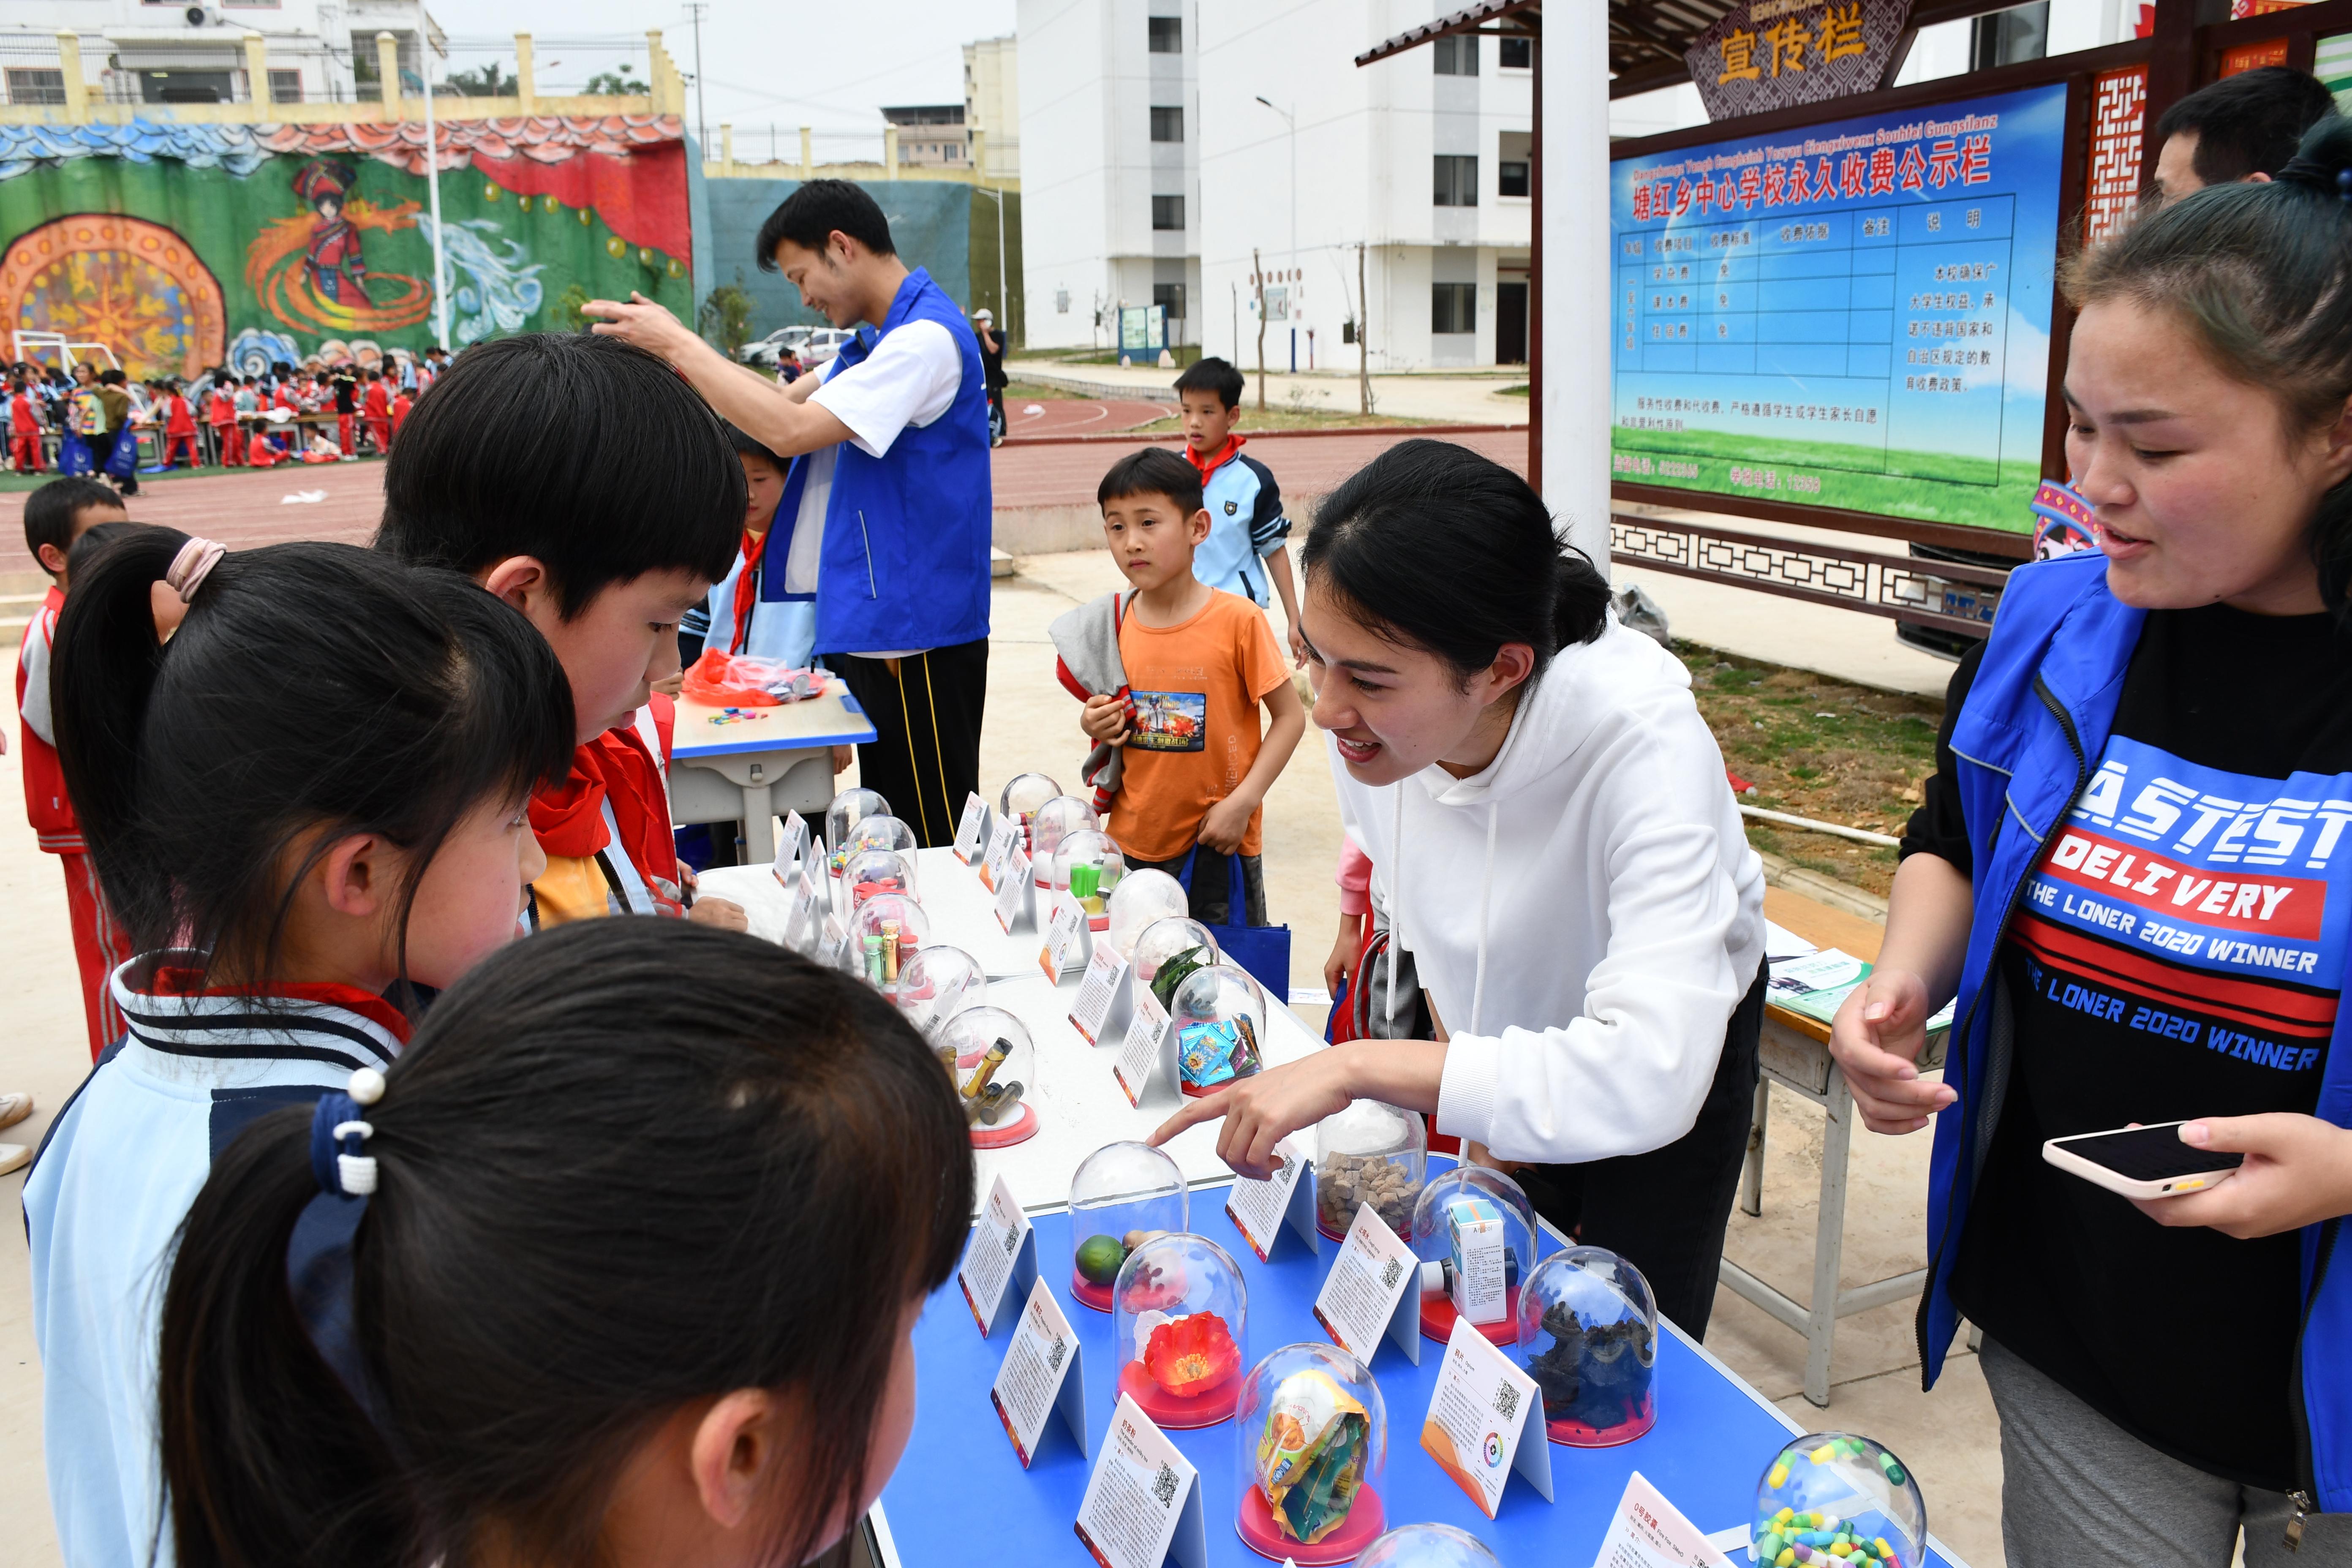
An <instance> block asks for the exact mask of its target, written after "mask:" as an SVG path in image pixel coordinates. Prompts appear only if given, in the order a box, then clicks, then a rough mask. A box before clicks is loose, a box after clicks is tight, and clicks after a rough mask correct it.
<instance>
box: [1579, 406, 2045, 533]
mask: <svg viewBox="0 0 2352 1568" xmlns="http://www.w3.org/2000/svg"><path fill="white" fill-rule="evenodd" d="M1609 434H1610V443H1611V447H1612V450H1613V452H1614V453H1615V454H1616V457H1617V462H1616V464H1615V465H1614V472H1615V477H1616V478H1618V479H1625V480H1630V481H1633V482H1635V483H1640V484H1652V485H1663V486H1667V487H1670V488H1673V489H1687V490H1698V491H1705V492H1709V493H1712V494H1716V495H1722V496H1737V497H1740V498H1742V499H1746V500H1778V501H1784V502H1791V503H1810V504H1812V505H1816V506H1833V507H1843V508H1846V509H1849V510H1855V511H1872V512H1877V513H1879V514H1881V515H1882V516H1887V517H1903V518H1909V519H1911V520H1913V521H1919V522H1948V523H1958V524H1960V525H1963V526H1967V527H1972V528H1997V529H2000V531H2003V532H2006V533H2025V532H2029V531H2031V530H2032V523H2033V514H2032V511H2031V510H2028V509H2029V506H2030V504H2031V502H2032V499H2033V491H2034V489H2035V487H2036V486H2038V485H2039V484H2040V483H2041V482H2042V468H2041V461H2040V459H2039V458H2035V459H2034V460H2032V461H2031V462H2027V461H2022V460H2004V461H2002V462H2000V463H1998V464H1995V463H1993V462H1990V461H1989V460H1987V459H1985V458H1969V457H1962V456H1958V455H1954V454H1950V453H1937V452H1919V451H1907V450H1904V449H1901V448H1895V449H1891V450H1885V451H1882V450H1881V449H1880V448H1878V447H1862V446H1858V445H1855V444H1853V443H1851V442H1837V441H1806V440H1798V439H1790V438H1788V437H1744V436H1733V435H1728V434H1726V433H1723V432H1721V431H1713V430H1685V431H1671V432H1670V431H1664V430H1625V429H1612V430H1611V431H1610V433H1609ZM1643 462H1646V463H1647V465H1648V468H1649V471H1648V472H1643V471H1642V469H1641V467H1640V465H1641V464H1643ZM1735 466H1737V467H1742V468H1769V469H1770V470H1772V471H1773V475H1774V478H1775V480H1776V482H1775V483H1774V484H1773V485H1772V486H1770V487H1769V488H1768V487H1766V486H1764V485H1761V484H1756V483H1743V484H1735V483H1734V482H1732V479H1731V470H1732V468H1734V467H1735ZM1694 468H1695V469H1696V474H1695V475H1694V474H1693V473H1691V472H1689V471H1688V470H1690V469H1694ZM1816 484H1818V486H1819V487H1820V488H1819V489H1814V488H1813V487H1814V486H1815V485H1816Z"/></svg>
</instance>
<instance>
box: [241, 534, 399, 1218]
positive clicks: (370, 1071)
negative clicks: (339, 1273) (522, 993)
mask: <svg viewBox="0 0 2352 1568" xmlns="http://www.w3.org/2000/svg"><path fill="white" fill-rule="evenodd" d="M217 548H218V546H215V549H217ZM381 1099H383V1074H382V1073H380V1072H378V1071H376V1070H375V1068H360V1069H359V1070H358V1071H356V1072H354V1073H352V1082H351V1088H350V1090H349V1091H348V1092H346V1093H341V1094H327V1095H321V1096H320V1098H319V1105H318V1109H317V1110H313V1111H312V1112H311V1113H310V1173H311V1175H313V1176H315V1177H317V1178H318V1182H319V1190H320V1192H322V1193H331V1194H334V1195H335V1196H337V1197H340V1198H363V1197H366V1196H367V1195H368V1194H371V1193H373V1192H374V1191H375V1174H376V1171H375V1156H374V1155H373V1154H370V1153H368V1152H367V1140H369V1139H370V1138H373V1137H374V1136H375V1128H374V1127H373V1126H372V1125H371V1124H369V1123H368V1122H366V1121H362V1120H361V1119H360V1108H361V1107H362V1106H367V1105H373V1104H374V1103H375V1102H376V1101H377V1100H381Z"/></svg>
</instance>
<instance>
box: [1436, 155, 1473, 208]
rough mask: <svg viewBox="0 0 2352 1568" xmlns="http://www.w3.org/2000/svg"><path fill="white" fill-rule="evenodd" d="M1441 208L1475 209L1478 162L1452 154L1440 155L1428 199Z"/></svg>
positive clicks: (1471, 158)
mask: <svg viewBox="0 0 2352 1568" xmlns="http://www.w3.org/2000/svg"><path fill="white" fill-rule="evenodd" d="M1429 199H1430V200H1431V201H1432V202H1433V203H1434V204H1435V205H1438V206H1441V207H1475V206H1476V205H1478V160H1477V159H1476V158H1475V156H1474V157H1468V158H1465V157H1462V156H1460V155H1459V154H1456V153H1439V154H1438V155H1437V159H1436V180H1435V183H1434V188H1433V191H1432V193H1431V195H1430V198H1429Z"/></svg>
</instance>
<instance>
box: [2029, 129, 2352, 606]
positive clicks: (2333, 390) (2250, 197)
mask: <svg viewBox="0 0 2352 1568" xmlns="http://www.w3.org/2000/svg"><path fill="white" fill-rule="evenodd" d="M2060 281H2061V282H2062V283H2063V285H2064V287H2065V289H2066V294H2067V297H2068V299H2069V300H2072V301H2073V302H2074V305H2075V307H2076V308H2077V309H2080V308H2081V307H2083V306H2085V305H2089V304H2092V303H2095V302H2096V301H2098V300H2107V299H2122V300H2131V301H2132V302H2134V303H2136V304H2138V305H2140V306H2142V307H2145V308H2148V309H2154V310H2167V311H2169V312H2171V313H2172V314H2174V315H2175V316H2176V317H2178V318H2179V320H2180V321H2182V322H2183V323H2184V324H2185V325H2186V326H2187V327H2188V328H2189V331H2191V332H2192V333H2193V334H2194V335H2195V336H2196V337H2197V339H2198V341H2199V342H2200V343H2201V345H2202V346H2203V347H2204V349H2205V351H2206V353H2208V354H2209V355H2210V357H2211V359H2212V361H2213V363H2214V364H2215V365H2216V366H2218V367H2219V368H2220V369H2221V371H2222V372H2223V373H2224V374H2227V375H2230V376H2231V377H2233V378H2235V379H2237V380H2239V381H2242V382H2244V383H2245V384H2248V385H2251V386H2259V387H2262V388H2263V389H2264V390H2266V391H2268V392H2270V393H2271V394H2272V395H2273V396H2274V397H2276V398H2277V399H2278V400H2279V403H2280V405H2281V407H2282V409H2283V410H2284V413H2285V416H2286V423H2287V426H2288V428H2289V430H2290V432H2292V433H2294V434H2296V435H2304V434H2307V433H2309V432H2311V431H2313V430H2316V429H2319V428H2323V427H2325V426H2329V425H2333V424H2334V423H2335V422H2336V420H2337V419H2338V418H2340V417H2342V416H2343V414H2344V412H2345V407H2346V405H2347V402H2352V121H2347V120H2346V119H2344V118H2343V117H2341V116H2339V115H2333V114H2331V115H2329V116H2328V117H2327V118H2326V119H2324V120H2322V121H2319V122H2318V123H2317V124H2315V125H2314V126H2312V128H2311V129H2310V130H2309V131H2307V132H2305V133H2304V137H2303V142H2302V146H2301V147H2300V148H2299V150H2298V151H2297V152H2296V153H2295V155H2294V157H2293V158H2292V159H2290V160H2288V162H2287V163H2286V165H2285V166H2284V168H2282V169H2280V170H2279V172H2278V175H2277V177H2276V178H2275V179H2273V180H2271V181H2269V182H2267V183H2260V184H2221V185H2208V186H2206V187H2205V188H2204V189H2202V190H2199V191H2195V192H2192V193H2190V194H2189V195H2186V196H2183V197H2181V198H2180V199H2179V200H2178V201H2171V202H2167V203H2165V204H2164V205H2162V206H2161V207H2158V209H2157V210H2156V211H2155V212H2154V213H2152V214H2151V215H2149V216H2147V217H2145V218H2143V219H2141V220H2140V221H2138V222H2137V223H2134V224H2132V225H2131V226H2129V227H2127V228H2126V229H2125V230H2124V231H2123V232H2122V233H2121V234H2120V235H2118V236H2116V237H2115V238H2113V239H2111V240H2109V241H2107V242H2106V243H2105V245H2101V246H2098V247H2094V248H2092V249H2089V250H2086V251H2084V252H2083V253H2082V254H2081V255H2079V256H2077V257H2075V258H2073V259H2072V260H2071V261H2069V262H2068V263H2067V265H2066V267H2065V268H2064V269H2063V271H2062V273H2061V274H2060ZM2311 552H2312V557H2313V559H2314V560H2315V562H2317V563H2318V566H2319V591H2320V596H2321V598H2322V600H2323V601H2324V602H2325V603H2326V605H2327V606H2328V607H2329V608H2330V609H2332V610H2334V611H2335V612H2336V619H2337V623H2338V625H2339V626H2345V625H2347V624H2352V479H2347V480H2345V481H2344V482H2343V483H2341V484H2338V485H2336V487H2335V488H2333V489H2330V490H2329V491H2328V492H2327V494H2326V496H2325V497H2324V498H2323V499H2322V500H2321V501H2320V503H2319V508H2318V510H2317V512H2316V514H2315V516H2314V518H2313V520H2312V531H2311Z"/></svg>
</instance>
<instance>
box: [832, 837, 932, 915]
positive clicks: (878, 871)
mask: <svg viewBox="0 0 2352 1568" xmlns="http://www.w3.org/2000/svg"><path fill="white" fill-rule="evenodd" d="M915 864H916V862H915V852H914V851H913V850H911V849H875V848H866V849H857V848H853V849H852V850H851V851H850V853H849V858H847V859H846V860H844V861H843V862H842V865H841V889H840V890H841V903H842V907H843V908H844V909H851V910H854V909H856V907H857V906H858V905H860V904H862V903H864V902H865V901H866V900H868V899H870V898H872V897H874V896H875V895H876V894H877V893H899V894H903V895H905V896H906V897H908V898H909V899H914V900H918V901H919V900H921V898H922V889H920V888H919V886H918V885H917V883H916V880H915Z"/></svg>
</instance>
